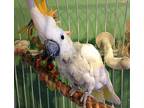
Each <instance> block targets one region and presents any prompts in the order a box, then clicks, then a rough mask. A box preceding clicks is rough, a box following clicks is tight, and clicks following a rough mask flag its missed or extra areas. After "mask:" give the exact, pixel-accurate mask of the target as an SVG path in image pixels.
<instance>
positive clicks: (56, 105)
mask: <svg viewBox="0 0 144 108" xmlns="http://www.w3.org/2000/svg"><path fill="white" fill-rule="evenodd" d="M54 95H55V108H58V103H57V94H56V90H55V91H54Z"/></svg>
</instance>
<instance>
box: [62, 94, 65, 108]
mask: <svg viewBox="0 0 144 108" xmlns="http://www.w3.org/2000/svg"><path fill="white" fill-rule="evenodd" d="M62 100H63V108H65V97H64V96H62Z"/></svg>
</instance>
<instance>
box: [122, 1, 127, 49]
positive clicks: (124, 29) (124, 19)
mask: <svg viewBox="0 0 144 108" xmlns="http://www.w3.org/2000/svg"><path fill="white" fill-rule="evenodd" d="M127 11H128V0H127V1H126V10H125V17H124V30H125V23H126V18H127ZM123 34H124V35H123V47H124V42H125V31H124V33H123Z"/></svg>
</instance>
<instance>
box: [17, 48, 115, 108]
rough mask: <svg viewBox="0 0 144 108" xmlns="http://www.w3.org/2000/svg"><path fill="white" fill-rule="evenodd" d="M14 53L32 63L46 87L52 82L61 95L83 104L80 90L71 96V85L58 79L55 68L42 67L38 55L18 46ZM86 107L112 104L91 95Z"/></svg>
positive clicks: (105, 106) (107, 107)
mask: <svg viewBox="0 0 144 108" xmlns="http://www.w3.org/2000/svg"><path fill="white" fill-rule="evenodd" d="M17 51H18V52H17ZM15 55H20V56H21V57H22V60H23V61H24V62H26V63H28V64H29V65H32V66H33V67H34V68H35V70H36V71H37V73H38V74H39V76H40V80H42V81H43V82H45V84H46V85H47V86H48V87H50V84H51V83H52V84H53V86H54V87H55V89H56V90H58V91H60V92H61V94H62V95H63V96H65V97H67V98H69V99H70V100H72V101H73V102H74V103H76V104H77V105H79V106H83V103H81V102H80V98H81V96H82V95H83V93H82V92H81V91H77V92H76V93H74V95H73V96H70V94H69V91H70V90H71V87H70V86H68V85H66V84H64V83H63V82H61V81H60V80H58V75H59V73H58V72H57V71H56V69H55V68H51V71H50V69H49V68H48V67H43V66H41V65H40V61H41V60H42V58H41V56H40V55H39V56H38V55H37V56H35V58H34V59H33V57H34V56H32V55H31V54H30V53H28V50H27V48H26V49H25V51H24V50H18V47H17V48H15ZM86 108H112V106H110V105H107V104H104V103H100V102H97V101H96V100H95V99H94V98H93V97H91V96H89V97H88V99H87V103H86Z"/></svg>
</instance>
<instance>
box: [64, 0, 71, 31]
mask: <svg viewBox="0 0 144 108" xmlns="http://www.w3.org/2000/svg"><path fill="white" fill-rule="evenodd" d="M65 2H66V12H67V18H68V30H69V31H70V15H69V6H68V1H67V0H65Z"/></svg>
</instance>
